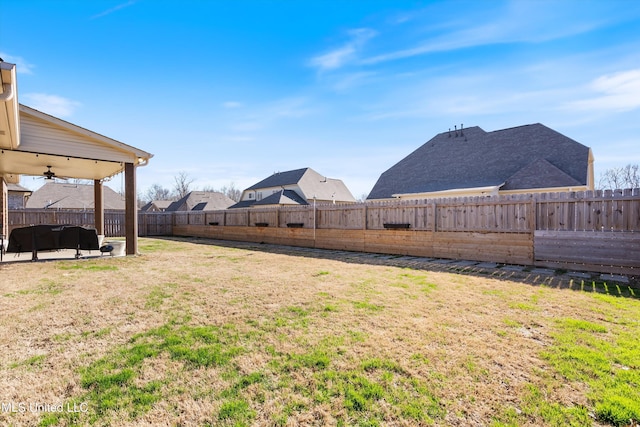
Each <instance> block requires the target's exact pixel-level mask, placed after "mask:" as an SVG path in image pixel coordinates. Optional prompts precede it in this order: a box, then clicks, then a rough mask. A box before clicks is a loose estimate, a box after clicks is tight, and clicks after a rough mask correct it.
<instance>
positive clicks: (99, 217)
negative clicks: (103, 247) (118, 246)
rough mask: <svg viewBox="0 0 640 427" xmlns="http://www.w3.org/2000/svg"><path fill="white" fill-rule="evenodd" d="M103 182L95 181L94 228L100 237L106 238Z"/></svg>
mask: <svg viewBox="0 0 640 427" xmlns="http://www.w3.org/2000/svg"><path fill="white" fill-rule="evenodd" d="M103 194H104V192H103V190H102V181H100V180H99V179H95V180H93V207H94V221H93V222H94V227H95V228H96V232H97V233H98V235H102V236H104V198H103Z"/></svg>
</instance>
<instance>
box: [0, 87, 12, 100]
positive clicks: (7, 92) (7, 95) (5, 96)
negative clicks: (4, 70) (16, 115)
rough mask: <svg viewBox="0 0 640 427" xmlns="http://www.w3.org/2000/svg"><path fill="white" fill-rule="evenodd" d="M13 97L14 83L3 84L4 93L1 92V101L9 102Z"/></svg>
mask: <svg viewBox="0 0 640 427" xmlns="http://www.w3.org/2000/svg"><path fill="white" fill-rule="evenodd" d="M12 99H13V85H12V84H11V83H3V84H2V93H0V101H4V102H8V101H11V100H12Z"/></svg>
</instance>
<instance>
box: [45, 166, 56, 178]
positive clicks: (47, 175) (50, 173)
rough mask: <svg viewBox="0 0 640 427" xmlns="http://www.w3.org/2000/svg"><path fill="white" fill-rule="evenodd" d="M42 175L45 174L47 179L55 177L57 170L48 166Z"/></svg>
mask: <svg viewBox="0 0 640 427" xmlns="http://www.w3.org/2000/svg"><path fill="white" fill-rule="evenodd" d="M42 175H44V177H45V179H53V178H54V177H55V176H56V174H55V172H52V171H51V166H47V170H46V171H44V172H43V173H42Z"/></svg>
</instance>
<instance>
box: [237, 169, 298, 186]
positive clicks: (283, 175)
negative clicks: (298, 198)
mask: <svg viewBox="0 0 640 427" xmlns="http://www.w3.org/2000/svg"><path fill="white" fill-rule="evenodd" d="M307 170H309V168H302V169H295V170H292V171H286V172H276V173H274V174H273V175H271V176H270V177H267V178H265V179H263V180H262V181H260V182H258V183H255V184H253V185H252V186H251V187H249V188H247V190H256V189H260V188H269V187H279V186H281V185H292V184H297V183H298V182H299V181H300V179H301V178H302V176H303V175H304V174H305V173H306V172H307Z"/></svg>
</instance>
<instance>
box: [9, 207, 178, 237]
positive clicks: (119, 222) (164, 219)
mask: <svg viewBox="0 0 640 427" xmlns="http://www.w3.org/2000/svg"><path fill="white" fill-rule="evenodd" d="M94 218H95V214H94V212H93V211H78V210H56V209H20V210H10V211H9V233H10V232H11V230H13V229H14V228H19V227H27V226H30V225H38V224H71V225H79V226H82V227H94V226H95V220H94ZM124 221H125V217H124V211H121V210H113V211H110V210H106V211H105V212H104V234H105V236H106V237H124V236H125V228H124ZM172 232H173V215H172V213H170V212H148V213H147V212H140V213H139V214H138V234H139V235H140V236H170V235H171V234H172Z"/></svg>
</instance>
